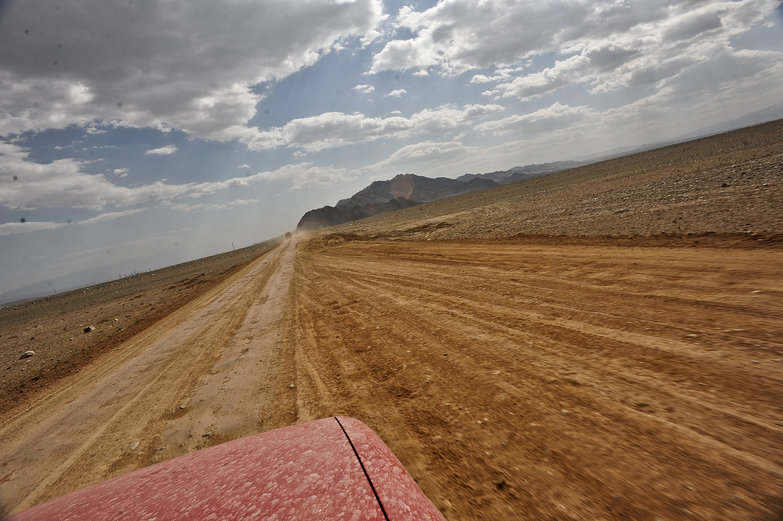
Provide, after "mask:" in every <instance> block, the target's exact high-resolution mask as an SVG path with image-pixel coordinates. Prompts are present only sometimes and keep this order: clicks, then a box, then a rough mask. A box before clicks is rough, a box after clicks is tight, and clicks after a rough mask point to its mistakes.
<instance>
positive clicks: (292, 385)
mask: <svg viewBox="0 0 783 521" xmlns="http://www.w3.org/2000/svg"><path fill="white" fill-rule="evenodd" d="M294 387H296V386H295V385H294V384H289V386H288V388H289V389H293V388H294Z"/></svg>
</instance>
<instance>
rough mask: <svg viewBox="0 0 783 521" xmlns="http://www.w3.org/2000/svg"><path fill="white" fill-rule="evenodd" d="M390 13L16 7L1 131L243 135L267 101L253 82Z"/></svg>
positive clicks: (232, 2)
mask: <svg viewBox="0 0 783 521" xmlns="http://www.w3.org/2000/svg"><path fill="white" fill-rule="evenodd" d="M85 13H89V16H88V17H86V16H85ZM383 17H384V15H383V6H382V3H381V1H380V0H355V1H353V2H342V1H323V0H301V1H298V2H283V3H281V2H277V1H274V0H262V1H258V2H247V1H244V0H227V1H225V2H212V1H208V0H200V1H197V0H194V1H189V2H175V3H172V2H163V1H158V2H120V3H106V2H104V1H102V0H81V1H80V2H65V3H62V4H58V6H57V9H54V8H52V6H51V5H50V3H49V2H47V1H46V0H27V1H25V2H18V3H14V4H12V5H9V6H7V7H6V8H5V9H3V16H2V17H1V18H0V49H3V55H2V58H0V91H1V92H3V96H2V97H0V136H8V135H11V134H18V133H21V132H25V131H30V130H33V131H38V130H43V129H47V128H64V127H66V126H68V125H72V124H75V125H81V126H85V127H88V126H89V125H91V124H92V123H93V122H95V121H103V122H113V124H115V125H117V126H129V127H152V128H160V129H171V128H178V129H181V130H183V131H185V132H186V133H188V134H189V135H191V136H192V137H196V138H204V139H213V140H230V139H233V138H236V137H241V135H242V131H243V129H245V128H246V125H247V122H248V121H249V120H250V119H251V118H252V117H253V116H254V114H255V107H256V104H257V103H258V101H259V100H260V99H261V97H262V95H261V94H259V93H257V92H253V91H251V90H250V88H249V87H250V86H251V85H254V84H256V83H259V82H262V81H266V80H271V79H275V78H283V77H285V76H287V75H289V74H291V73H293V72H295V71H297V70H299V69H301V68H302V67H306V66H308V65H312V64H313V63H315V62H316V61H317V60H318V58H319V57H320V56H321V55H322V54H323V53H325V52H329V50H330V49H332V47H333V46H334V45H335V44H339V42H341V41H343V40H345V39H346V38H350V37H352V36H357V37H365V36H366V37H368V38H370V39H371V38H374V36H371V35H373V34H375V27H376V25H377V24H378V23H379V22H381V21H382V20H383ZM75 34H78V37H74V35H75Z"/></svg>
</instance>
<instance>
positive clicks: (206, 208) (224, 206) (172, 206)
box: [164, 199, 261, 212]
mask: <svg viewBox="0 0 783 521" xmlns="http://www.w3.org/2000/svg"><path fill="white" fill-rule="evenodd" d="M260 202H261V201H260V200H259V199H235V200H233V201H229V202H227V203H212V204H209V203H201V204H189V203H169V204H165V205H164V207H165V208H168V209H169V210H175V211H178V212H212V211H215V210H228V209H230V208H237V207H240V206H247V205H251V204H259V203H260Z"/></svg>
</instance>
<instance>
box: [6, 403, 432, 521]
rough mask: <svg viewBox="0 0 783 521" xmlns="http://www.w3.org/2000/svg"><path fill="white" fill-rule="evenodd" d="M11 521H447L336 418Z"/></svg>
mask: <svg viewBox="0 0 783 521" xmlns="http://www.w3.org/2000/svg"><path fill="white" fill-rule="evenodd" d="M343 427H344V428H343ZM346 433H347V434H348V436H350V438H351V439H350V441H349V438H348V437H347V436H346ZM354 438H355V439H354ZM357 454H358V455H359V456H360V457H361V461H360V460H359V459H358V458H357ZM365 469H366V473H365ZM368 475H369V477H370V480H371V481H372V485H371V483H370V480H368ZM373 487H374V489H375V490H373ZM378 498H380V500H381V503H382V504H383V507H382V506H381V504H379V502H378ZM384 510H386V511H385V512H384ZM11 519H12V520H15V521H31V520H36V521H47V520H59V521H67V520H88V519H89V520H102V521H103V520H115V519H116V520H119V519H122V520H142V519H144V520H153V519H157V520H159V521H164V520H167V521H168V520H170V521H184V520H196V519H198V520H216V521H217V520H224V519H225V520H228V519H231V520H262V519H263V520H270V521H271V520H284V519H286V520H299V519H307V520H311V519H334V520H352V521H359V520H368V521H369V520H378V521H383V520H385V519H390V520H394V521H396V520H402V519H423V520H428V519H438V520H442V519H443V517H442V516H441V515H440V512H438V510H437V509H436V508H435V506H434V505H433V504H432V503H430V501H429V500H428V499H427V498H426V497H425V496H424V494H423V493H422V492H421V490H420V489H419V488H418V486H417V485H416V484H415V482H414V481H413V479H412V478H411V477H410V476H409V475H408V474H407V472H405V469H404V468H403V467H402V465H401V464H400V462H399V461H398V460H397V459H396V458H395V457H394V455H393V454H392V453H391V451H390V450H389V449H388V447H386V445H384V443H383V442H382V441H381V440H380V438H378V437H377V436H376V435H375V433H373V432H372V430H370V429H369V427H367V426H366V425H364V424H363V423H361V422H360V421H358V420H354V419H351V418H344V417H341V418H339V421H338V419H337V418H325V419H322V420H316V421H312V422H308V423H303V424H300V425H294V426H291V427H284V428H282V429H277V430H274V431H271V432H266V433H263V434H257V435H254V436H248V437H246V438H242V439H239V440H235V441H231V442H228V443H224V444H222V445H217V446H215V447H211V448H208V449H204V450H201V451H198V452H194V453H191V454H186V455H184V456H180V457H179V458H175V459H172V460H169V461H165V462H162V463H159V464H156V465H152V466H150V467H146V468H143V469H139V470H136V471H134V472H131V473H129V474H125V475H122V476H119V477H116V478H113V479H110V480H108V481H104V482H102V483H98V484H95V485H92V486H90V487H87V488H85V489H82V490H79V491H76V492H72V493H70V494H67V495H65V496H62V497H60V498H57V499H53V500H51V501H49V502H47V503H44V504H42V505H38V506H35V507H33V508H31V509H29V510H26V511H24V512H21V513H19V514H16V515H14V516H12V517H11Z"/></svg>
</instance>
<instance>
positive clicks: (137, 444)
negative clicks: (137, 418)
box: [128, 441, 139, 450]
mask: <svg viewBox="0 0 783 521" xmlns="http://www.w3.org/2000/svg"><path fill="white" fill-rule="evenodd" d="M138 446H139V442H138V441H134V442H133V443H131V444H130V445H128V448H129V449H130V450H136V447H138Z"/></svg>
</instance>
